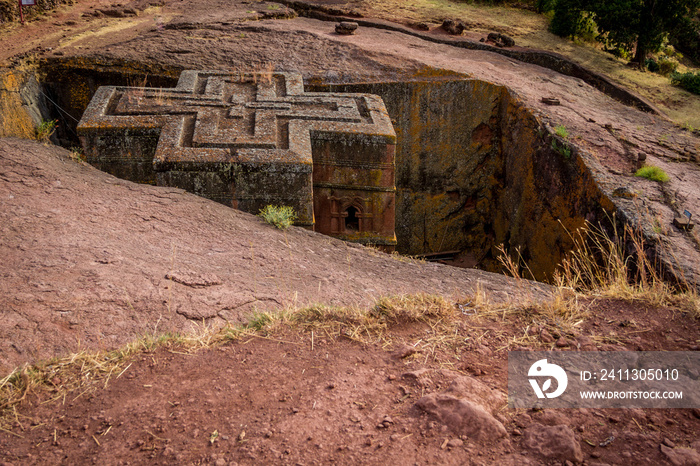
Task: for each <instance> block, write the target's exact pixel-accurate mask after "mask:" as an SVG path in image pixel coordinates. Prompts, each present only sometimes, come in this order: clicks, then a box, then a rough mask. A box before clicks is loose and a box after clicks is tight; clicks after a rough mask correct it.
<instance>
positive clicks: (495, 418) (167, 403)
mask: <svg viewBox="0 0 700 466" xmlns="http://www.w3.org/2000/svg"><path fill="white" fill-rule="evenodd" d="M0 155H1V156H0V161H1V162H2V165H0V197H1V198H2V199H3V209H2V211H1V214H2V243H1V245H0V247H1V248H2V257H3V259H4V260H3V263H2V265H1V268H0V274H1V275H2V282H0V283H2V290H1V292H0V296H1V297H2V301H1V302H0V306H2V311H3V312H2V317H3V319H2V332H3V334H2V355H3V364H4V367H5V371H6V372H7V370H9V369H10V367H11V365H13V364H18V363H21V362H22V361H26V360H33V359H34V358H45V357H48V356H50V355H54V354H58V355H60V354H63V353H66V352H68V351H71V350H73V351H75V350H76V349H77V348H78V346H79V345H82V346H83V347H84V346H87V347H89V348H114V347H116V346H117V345H119V344H122V343H124V342H127V341H130V340H133V339H134V338H136V337H137V335H139V334H140V333H144V332H148V331H165V330H187V329H188V328H190V327H195V326H197V325H203V324H206V325H216V324H217V323H223V322H224V321H225V320H228V321H230V322H239V321H241V320H242V319H244V318H245V316H246V315H247V314H248V313H249V312H250V310H251V309H252V308H253V307H254V306H260V307H266V306H272V307H273V308H277V307H279V306H280V305H285V304H294V303H296V304H303V303H308V302H326V303H329V304H358V305H365V306H367V305H370V303H371V301H372V299H373V298H374V297H378V296H381V295H388V294H398V293H416V292H419V291H425V292H429V293H435V294H441V295H444V296H446V297H449V298H451V299H452V300H453V302H454V301H457V300H459V301H460V302H464V301H466V300H468V299H470V296H471V295H472V294H473V292H474V290H475V287H476V286H477V283H480V287H481V288H482V289H483V290H484V291H485V293H486V295H487V296H489V297H491V298H492V299H495V300H503V299H507V298H510V299H512V300H514V301H516V302H520V303H522V302H524V301H525V300H528V299H532V298H539V299H542V298H544V297H545V296H546V295H547V289H546V287H543V286H539V285H536V284H533V283H523V282H515V281H513V280H510V279H507V278H505V277H502V276H498V275H494V274H489V273H485V272H480V271H476V270H464V269H456V268H452V267H449V266H442V265H436V264H421V263H415V262H411V261H405V260H404V261H400V260H398V259H396V258H394V257H391V256H389V255H386V254H383V253H379V252H376V251H373V250H367V249H365V248H362V247H356V246H353V245H349V244H346V243H343V242H340V241H337V240H334V239H331V238H327V237H323V236H320V235H318V234H314V233H311V232H308V231H306V230H303V229H298V228H292V229H290V230H289V231H288V232H286V233H284V232H281V231H278V230H275V229H274V228H272V227H270V226H268V225H266V224H264V223H263V222H262V221H261V220H259V219H258V218H256V217H253V216H251V215H248V214H245V213H242V212H237V211H235V210H232V209H229V208H227V207H224V206H221V205H219V204H216V203H213V202H210V201H208V200H205V199H201V198H198V197H196V196H193V195H190V194H188V193H184V192H182V191H179V190H175V189H169V188H158V187H151V186H143V185H136V184H133V183H130V182H127V181H123V180H118V179H116V178H114V177H112V176H110V175H107V174H104V173H102V172H99V171H97V170H95V169H94V168H92V167H90V166H87V165H85V164H81V163H79V162H76V161H74V160H72V159H70V158H69V157H68V155H69V154H68V152H67V151H65V150H63V149H60V148H56V147H52V146H44V145H41V144H38V143H35V142H31V141H25V140H18V139H4V140H0ZM588 306H589V310H588V316H587V317H586V318H585V319H584V322H583V323H582V324H581V325H580V326H579V327H578V328H575V329H573V330H570V331H567V332H564V331H562V328H561V326H559V325H558V323H557V322H556V321H551V320H548V319H546V318H538V317H537V315H535V316H534V317H532V316H530V317H528V316H527V315H522V314H521V315H519V316H512V317H510V318H508V319H506V320H502V319H501V318H500V317H498V318H494V317H492V318H489V317H479V316H478V315H476V316H475V315H471V314H473V312H472V311H471V310H470V309H469V308H467V311H466V312H463V314H464V315H463V316H462V317H460V318H458V319H457V321H456V322H455V323H454V325H453V327H451V330H450V332H449V333H448V332H444V331H441V329H440V327H439V326H436V325H435V324H433V325H432V326H431V325H427V324H402V325H398V326H397V325H394V326H392V327H391V328H390V329H389V330H388V332H387V333H386V334H385V335H384V336H383V338H381V339H380V338H379V337H378V336H370V337H367V338H366V339H365V341H364V342H356V341H352V340H351V339H350V338H346V337H342V336H340V337H336V336H333V335H328V334H326V333H324V332H323V331H322V330H321V331H319V330H317V331H316V334H315V335H309V333H308V332H306V333H304V332H303V331H294V330H291V329H288V330H284V329H283V330H281V331H278V332H276V333H273V334H258V335H246V336H244V337H242V338H241V339H239V340H237V341H235V342H233V343H230V344H228V345H225V346H222V347H215V348H211V349H205V350H201V351H200V352H198V353H195V354H186V351H187V350H186V349H184V348H183V349H181V348H180V347H178V346H166V347H164V348H161V349H159V350H156V351H155V352H145V353H141V354H138V355H137V356H135V357H134V359H133V360H132V361H127V362H126V363H124V366H123V367H125V369H124V370H122V369H120V373H119V374H118V376H117V375H113V376H112V377H111V378H109V379H104V378H103V379H99V380H98V381H97V382H95V383H93V384H87V385H84V386H82V387H81V388H80V389H78V390H76V391H72V392H68V393H65V394H64V393H62V392H60V391H58V392H57V393H58V396H56V393H53V392H52V390H48V391H47V390H38V389H37V390H32V391H30V392H29V393H28V394H27V396H26V398H25V399H24V401H22V402H21V403H19V404H17V405H13V406H12V407H11V409H10V410H9V411H7V410H6V411H5V413H6V417H5V418H3V419H4V422H3V424H2V425H0V427H1V430H0V460H2V461H5V463H4V464H15V465H17V464H82V463H88V462H91V463H93V464H327V463H331V462H333V463H339V464H357V463H364V464H380V463H386V462H387V461H393V462H399V463H401V464H404V463H418V464H484V465H485V464H512V465H521V464H562V463H565V462H567V461H568V462H571V463H577V464H578V463H582V464H590V465H593V464H599V465H600V464H640V463H647V464H698V463H697V461H698V460H700V454H699V453H698V452H697V450H698V449H700V445H698V444H697V432H698V430H699V429H700V411H699V410H653V409H647V410H641V409H635V410H597V409H579V410H540V411H529V410H509V409H507V407H506V406H505V390H506V381H507V376H506V375H507V374H506V370H507V368H506V366H507V351H508V350H514V349H518V350H521V349H523V346H522V345H526V347H527V348H530V349H542V350H543V349H563V350H577V349H583V350H598V349H600V350H608V351H611V350H612V351H615V350H622V349H628V350H697V349H698V346H697V345H698V343H699V342H700V329H699V328H698V325H697V320H696V318H695V317H694V316H693V315H690V314H688V313H682V312H680V311H678V310H674V309H668V308H654V307H651V306H646V305H644V304H641V303H627V302H622V301H610V300H599V301H592V302H590V303H588ZM555 340H556V341H557V342H558V343H557V344H555ZM414 351H415V352H414ZM127 363H128V364H127ZM122 371H123V372H122ZM115 374H116V372H115ZM62 382H64V381H62V380H61V379H60V377H55V378H54V379H52V380H50V381H49V385H48V386H49V387H51V386H55V387H56V390H59V389H60V386H61V384H62ZM455 403H456V404H457V405H458V409H457V410H456V411H455ZM8 414H9V417H8V416H7V415H8ZM611 438H612V439H613V440H612V441H611V442H608V441H609V439H611ZM606 442H607V443H606ZM601 445H605V446H601Z"/></svg>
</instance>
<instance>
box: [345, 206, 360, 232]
mask: <svg viewBox="0 0 700 466" xmlns="http://www.w3.org/2000/svg"><path fill="white" fill-rule="evenodd" d="M345 213H346V214H347V215H346V217H345V231H346V232H351V231H360V215H359V214H360V211H359V210H357V208H356V207H353V206H350V207H348V208H347V210H346V211H345Z"/></svg>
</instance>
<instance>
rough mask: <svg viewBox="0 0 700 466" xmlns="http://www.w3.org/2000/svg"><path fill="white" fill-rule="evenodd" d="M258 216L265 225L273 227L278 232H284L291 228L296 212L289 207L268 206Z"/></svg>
mask: <svg viewBox="0 0 700 466" xmlns="http://www.w3.org/2000/svg"><path fill="white" fill-rule="evenodd" d="M258 215H259V216H261V217H262V218H263V220H265V221H266V222H267V223H269V224H270V225H274V226H275V227H277V228H279V229H280V230H286V229H287V228H289V227H290V226H292V223H294V220H296V218H297V214H296V212H294V209H293V208H292V207H289V206H273V205H268V206H265V208H264V209H262V210H261V211H260V213H259V214H258Z"/></svg>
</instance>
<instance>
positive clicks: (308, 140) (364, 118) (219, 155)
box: [78, 71, 396, 248]
mask: <svg viewBox="0 0 700 466" xmlns="http://www.w3.org/2000/svg"><path fill="white" fill-rule="evenodd" d="M78 134H79V135H80V138H81V141H82V143H83V146H84V148H85V153H86V157H87V160H88V161H89V162H90V163H92V164H93V165H95V166H97V167H98V168H101V169H102V170H105V171H107V172H110V173H112V174H114V175H115V176H119V177H121V178H125V179H129V180H132V181H137V182H145V183H154V184H158V185H165V186H174V187H179V188H182V189H185V190H187V191H190V192H193V193H195V194H198V195H200V196H203V197H207V198H209V199H212V200H215V201H217V202H221V203H224V204H227V205H230V206H232V207H237V208H239V209H241V210H245V211H248V212H251V213H258V211H259V210H260V209H261V208H263V207H264V206H265V205H268V204H278V205H288V206H292V207H294V208H295V209H296V210H297V212H298V215H299V221H298V222H297V224H299V225H303V226H306V227H314V225H315V229H316V230H317V231H320V232H322V233H326V234H330V235H334V236H340V237H343V238H345V239H349V240H355V241H360V242H366V243H372V244H378V245H382V246H385V247H387V248H393V246H394V245H395V244H396V237H395V235H394V217H395V214H394V205H395V200H394V197H395V190H396V189H395V182H394V167H395V162H394V154H395V144H396V134H395V133H394V129H393V127H392V125H391V120H390V119H389V116H388V115H387V112H386V108H385V106H384V103H383V102H382V100H381V98H379V97H377V96H375V95H370V94H340V93H306V92H304V89H303V82H302V78H301V76H300V75H299V74H294V73H253V74H240V73H226V72H220V71H185V72H183V73H182V75H181V76H180V80H179V81H178V84H177V87H175V88H172V89H156V88H129V87H115V86H107V87H101V88H100V89H98V91H97V92H96V93H95V96H94V97H93V99H92V101H91V102H90V105H89V106H88V108H87V109H86V111H85V113H84V115H83V118H82V119H81V121H80V124H79V125H78ZM314 217H316V218H317V219H318V220H317V221H315V220H314Z"/></svg>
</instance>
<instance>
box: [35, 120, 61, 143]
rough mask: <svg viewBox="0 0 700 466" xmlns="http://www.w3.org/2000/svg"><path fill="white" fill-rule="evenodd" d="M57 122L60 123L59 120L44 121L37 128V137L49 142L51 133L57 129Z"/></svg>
mask: <svg viewBox="0 0 700 466" xmlns="http://www.w3.org/2000/svg"><path fill="white" fill-rule="evenodd" d="M56 124H58V120H44V121H42V122H41V123H40V124H39V126H38V127H37V129H36V138H37V139H38V140H39V141H43V142H49V141H50V140H51V135H53V133H54V131H56Z"/></svg>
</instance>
